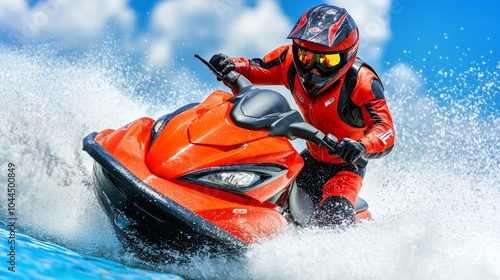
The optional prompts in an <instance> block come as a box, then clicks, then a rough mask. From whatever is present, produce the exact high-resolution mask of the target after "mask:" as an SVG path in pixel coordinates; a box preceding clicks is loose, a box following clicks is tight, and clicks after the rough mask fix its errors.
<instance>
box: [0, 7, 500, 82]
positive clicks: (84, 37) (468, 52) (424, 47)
mask: <svg viewBox="0 0 500 280" xmlns="http://www.w3.org/2000/svg"><path fill="white" fill-rule="evenodd" d="M321 3H328V4H333V5H337V6H341V7H345V8H346V9H347V10H348V12H349V13H350V14H351V15H352V16H353V18H354V19H355V21H356V22H357V24H358V26H359V29H360V32H361V45H360V50H359V53H358V55H359V56H360V57H361V58H362V59H364V60H365V61H367V62H368V63H370V64H371V65H372V66H374V68H375V69H376V70H377V71H379V72H382V73H383V72H387V71H390V69H391V68H392V67H394V66H395V65H399V64H404V65H406V66H407V67H408V69H412V70H413V71H415V72H416V73H420V74H423V75H424V76H426V77H427V78H429V79H431V78H432V77H435V76H436V75H437V76H439V75H440V74H439V73H442V72H443V71H444V72H448V71H450V69H455V71H460V70H459V69H460V68H463V69H465V70H466V69H468V68H470V67H471V66H470V61H471V60H473V61H475V62H477V63H478V64H479V65H483V67H485V68H491V69H498V68H499V67H500V66H499V61H500V55H499V54H500V50H498V48H497V46H499V45H500V32H499V31H498V26H500V17H499V16H498V15H497V13H498V11H499V10H500V9H499V8H500V1H498V0H479V1H475V2H469V1H467V2H466V1H452V0H432V1H431V0H419V1H417V0H372V1H367V0H329V1H316V0H314V1H289V0H288V1H285V0H163V1H147V0H146V1H141V0H129V1H127V0H113V1H104V0H86V1H77V0H0V43H1V44H3V45H4V46H11V47H15V48H23V47H25V46H27V45H30V46H32V45H37V44H51V45H52V46H54V48H55V49H57V51H58V52H61V53H64V52H65V51H68V52H69V51H72V52H74V51H80V52H86V51H88V50H89V49H93V50H95V49H96V48H99V46H101V45H102V44H110V42H112V43H111V44H112V45H114V46H116V49H117V51H119V52H122V53H126V54H127V55H130V56H131V57H133V58H134V60H135V61H136V62H137V63H138V64H140V65H142V66H143V67H144V68H145V69H148V70H151V69H153V70H154V69H169V68H170V69H171V68H174V69H175V67H189V68H193V69H195V70H199V69H200V68H199V67H200V66H198V65H199V63H198V62H197V61H196V60H194V59H193V54H194V53H199V54H201V55H202V56H204V57H206V58H210V56H211V55H212V54H214V53H219V52H223V53H226V54H228V55H229V56H232V57H248V58H253V57H263V56H264V55H265V54H266V53H268V52H269V51H271V50H272V49H274V48H276V47H278V46H280V45H282V44H287V43H289V40H287V39H286V36H287V35H288V33H289V32H290V30H291V28H292V26H293V24H294V23H295V22H296V20H297V19H298V18H299V17H300V15H301V14H302V13H303V12H304V11H305V10H307V9H308V8H309V7H311V6H314V5H317V4H321ZM457 69H458V70H457Z"/></svg>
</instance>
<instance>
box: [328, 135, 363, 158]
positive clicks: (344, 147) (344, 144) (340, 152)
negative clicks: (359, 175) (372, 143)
mask: <svg viewBox="0 0 500 280" xmlns="http://www.w3.org/2000/svg"><path fill="white" fill-rule="evenodd" d="M335 153H336V154H337V156H338V157H340V158H342V159H344V160H345V161H346V162H348V163H353V162H355V161H356V160H358V159H359V158H360V157H362V156H364V155H365V154H366V148H365V146H363V144H361V143H359V142H356V141H354V140H351V139H349V138H344V139H342V140H341V141H340V142H339V143H338V144H337V148H336V149H335Z"/></svg>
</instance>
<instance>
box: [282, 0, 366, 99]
mask: <svg viewBox="0 0 500 280" xmlns="http://www.w3.org/2000/svg"><path fill="white" fill-rule="evenodd" d="M288 39H293V44H292V51H293V61H294V64H295V68H296V69H297V73H298V75H299V80H300V83H301V84H302V86H303V87H304V89H305V90H306V92H307V93H308V94H310V95H313V96H314V95H318V94H320V93H322V92H324V91H325V90H326V89H328V88H329V87H330V86H332V85H333V84H334V83H335V82H336V81H338V80H339V78H340V77H341V76H343V75H344V74H345V73H346V72H347V70H348V69H349V68H350V67H351V66H352V64H353V63H354V61H355V60H356V54H357V51H358V45H359V30H358V27H357V26H356V23H355V22H354V19H353V18H352V17H351V16H350V15H349V14H348V13H347V11H346V10H345V9H343V8H339V7H335V6H331V5H326V4H322V5H319V6H316V7H313V8H310V9H309V10H307V11H306V12H305V13H304V14H303V15H302V17H301V18H300V19H299V21H297V23H296V24H295V26H294V27H293V29H292V32H290V34H289V35H288Z"/></svg>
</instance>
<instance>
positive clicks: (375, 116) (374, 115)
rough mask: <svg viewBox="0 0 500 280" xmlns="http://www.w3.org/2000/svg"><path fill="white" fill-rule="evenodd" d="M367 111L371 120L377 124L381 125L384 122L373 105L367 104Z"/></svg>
mask: <svg viewBox="0 0 500 280" xmlns="http://www.w3.org/2000/svg"><path fill="white" fill-rule="evenodd" d="M365 109H366V111H368V114H370V118H371V119H372V120H374V121H375V122H376V123H380V122H381V121H382V118H381V117H380V116H379V115H378V114H377V112H375V110H374V109H373V107H372V105H371V104H366V105H365Z"/></svg>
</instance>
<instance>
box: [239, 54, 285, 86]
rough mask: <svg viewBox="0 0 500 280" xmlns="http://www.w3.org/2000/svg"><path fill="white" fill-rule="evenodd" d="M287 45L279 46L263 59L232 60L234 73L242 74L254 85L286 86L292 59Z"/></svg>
mask: <svg viewBox="0 0 500 280" xmlns="http://www.w3.org/2000/svg"><path fill="white" fill-rule="evenodd" d="M289 47H290V46H289V45H286V46H281V47H279V48H277V49H275V50H273V51H271V52H270V53H269V54H267V55H266V56H264V58H263V59H260V58H254V59H247V58H233V62H234V63H235V65H236V72H239V73H241V74H243V75H244V76H245V77H247V78H248V79H249V80H250V81H251V82H252V83H253V84H255V85H284V86H286V87H288V84H287V77H286V75H287V70H288V68H289V67H290V65H291V61H292V57H291V52H289Z"/></svg>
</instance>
